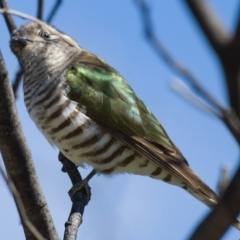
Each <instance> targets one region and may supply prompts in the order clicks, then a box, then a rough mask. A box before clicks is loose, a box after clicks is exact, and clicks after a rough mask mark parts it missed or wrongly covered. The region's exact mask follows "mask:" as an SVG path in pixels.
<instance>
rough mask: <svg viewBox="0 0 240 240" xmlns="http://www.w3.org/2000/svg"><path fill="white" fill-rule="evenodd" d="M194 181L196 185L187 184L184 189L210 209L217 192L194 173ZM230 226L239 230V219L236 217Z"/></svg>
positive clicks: (212, 206)
mask: <svg viewBox="0 0 240 240" xmlns="http://www.w3.org/2000/svg"><path fill="white" fill-rule="evenodd" d="M193 174H194V173H193ZM196 180H197V181H196ZM196 182H197V186H196V185H195V186H192V185H191V184H187V185H186V187H185V188H184V189H185V190H186V191H187V192H189V193H190V194H191V195H192V196H193V197H195V198H197V199H198V200H199V201H201V202H202V203H204V204H205V205H207V206H208V207H210V208H211V209H213V208H215V206H216V205H217V203H218V200H219V197H218V196H217V194H216V193H215V192H214V191H213V190H212V189H211V188H209V187H208V186H207V185H206V184H205V183H204V182H203V181H202V180H201V179H200V178H198V177H197V178H196V175H195V183H196ZM232 226H233V227H235V228H236V229H237V230H240V221H239V219H237V218H236V219H235V221H234V223H233V224H232Z"/></svg>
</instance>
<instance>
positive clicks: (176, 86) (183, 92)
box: [171, 79, 222, 119]
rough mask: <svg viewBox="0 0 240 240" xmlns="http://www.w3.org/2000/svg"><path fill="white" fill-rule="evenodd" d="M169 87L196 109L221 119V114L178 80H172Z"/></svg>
mask: <svg viewBox="0 0 240 240" xmlns="http://www.w3.org/2000/svg"><path fill="white" fill-rule="evenodd" d="M171 87H172V88H173V90H174V91H176V92H177V93H178V94H180V96H182V97H184V98H185V99H186V100H188V101H189V102H191V103H193V104H194V105H195V106H196V107H198V108H200V109H201V110H204V111H206V112H208V113H210V114H212V115H214V116H215V117H217V118H220V119H221V118H222V115H221V113H219V112H217V111H216V110H215V109H213V108H212V107H211V106H209V105H208V104H207V103H206V102H204V101H203V100H202V99H201V98H199V97H198V96H197V95H196V94H194V93H193V92H192V91H191V89H190V88H189V87H188V86H187V85H186V84H185V83H184V82H183V81H181V80H180V79H174V80H173V81H172V82H171Z"/></svg>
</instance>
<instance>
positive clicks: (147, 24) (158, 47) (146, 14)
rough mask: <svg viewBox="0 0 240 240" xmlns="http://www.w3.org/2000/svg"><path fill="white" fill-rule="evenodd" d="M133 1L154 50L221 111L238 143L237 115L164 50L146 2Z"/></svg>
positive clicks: (239, 126) (238, 126)
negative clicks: (155, 31)
mask: <svg viewBox="0 0 240 240" xmlns="http://www.w3.org/2000/svg"><path fill="white" fill-rule="evenodd" d="M134 1H135V3H136V4H137V6H138V8H139V11H140V13H141V18H142V22H143V27H144V33H145V35H146V37H147V40H148V41H149V43H150V44H151V46H152V47H153V49H154V50H155V52H156V53H157V54H158V56H159V57H161V59H162V60H163V61H164V62H165V63H166V64H167V66H169V67H170V68H171V69H172V70H173V71H174V72H175V73H176V74H178V75H180V76H181V78H184V79H185V80H187V82H188V83H189V84H190V85H191V87H192V88H193V89H194V91H195V92H196V93H198V94H199V96H201V97H202V98H203V99H204V100H205V101H206V102H207V103H208V104H209V105H211V106H212V107H213V108H215V109H216V110H217V111H219V112H220V113H221V115H222V117H221V120H223V122H224V123H225V124H226V125H227V127H228V128H229V130H230V131H231V133H232V134H233V135H234V137H235V139H236V140H237V142H238V144H240V120H239V119H238V118H237V117H234V115H235V114H234V112H229V111H228V110H227V109H225V108H224V107H223V106H222V105H221V104H220V103H219V102H218V101H217V100H216V99H215V98H213V97H212V95H211V94H209V93H208V91H207V90H205V89H204V88H203V87H202V86H201V85H200V84H199V81H198V80H197V78H196V77H195V76H194V75H193V74H192V73H191V72H190V71H189V70H188V69H187V68H186V67H183V66H182V65H181V64H180V63H178V62H177V61H176V60H175V59H174V58H173V57H172V55H171V54H170V53H169V52H168V51H167V50H166V48H165V47H164V46H163V45H162V43H161V42H160V40H159V39H158V38H157V37H156V34H155V33H154V28H153V24H152V19H151V15H150V10H149V6H148V5H147V3H146V2H145V1H143V0H134Z"/></svg>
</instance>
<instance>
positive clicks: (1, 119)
mask: <svg viewBox="0 0 240 240" xmlns="http://www.w3.org/2000/svg"><path fill="white" fill-rule="evenodd" d="M14 102H15V100H14V96H13V92H12V88H11V85H10V81H9V78H8V73H7V70H6V66H5V64H4V60H3V57H2V54H1V52H0V150H1V154H2V157H3V160H4V164H5V167H6V170H7V173H8V175H9V177H10V178H11V179H12V181H13V183H14V185H15V186H16V188H17V190H18V191H19V193H20V196H21V199H22V202H23V205H24V208H25V211H26V213H27V216H28V218H29V220H30V221H31V222H32V223H33V225H34V226H35V227H36V228H37V229H38V230H39V232H41V234H42V235H43V236H44V237H45V238H46V239H56V240H57V239H59V237H58V235H57V232H56V230H55V227H54V225H53V222H52V218H51V215H50V213H49V210H48V207H47V204H46V201H45V198H44V196H43V194H42V190H41V188H40V185H39V182H38V179H37V175H36V172H35V169H34V165H33V161H32V158H31V154H30V151H29V149H28V147H27V145H26V140H25V138H24V136H23V132H22V128H21V125H20V122H19V119H18V116H17V110H16V106H15V103H14ZM24 231H25V235H26V239H35V237H34V236H33V235H32V233H31V232H30V231H29V230H28V229H27V228H26V226H24Z"/></svg>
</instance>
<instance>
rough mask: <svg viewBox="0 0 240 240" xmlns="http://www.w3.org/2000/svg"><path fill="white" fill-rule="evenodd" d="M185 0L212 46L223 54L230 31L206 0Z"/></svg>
mask: <svg viewBox="0 0 240 240" xmlns="http://www.w3.org/2000/svg"><path fill="white" fill-rule="evenodd" d="M185 2H186V4H187V5H188V6H189V8H190V9H191V11H192V13H193V14H194V16H195V18H196V19H197V21H198V23H199V24H200V26H201V28H202V29H203V31H204V33H205V35H206V36H207V38H208V40H209V42H210V43H211V46H212V48H213V49H214V50H215V51H216V53H217V54H223V53H224V49H225V48H226V47H227V45H228V43H229V42H230V41H231V38H232V33H230V32H228V31H227V29H226V28H225V27H224V24H223V23H222V22H221V21H220V19H219V18H218V17H217V15H216V14H215V12H214V11H213V10H212V9H211V7H210V5H209V3H208V2H207V1H205V0H201V1H199V0H185Z"/></svg>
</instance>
